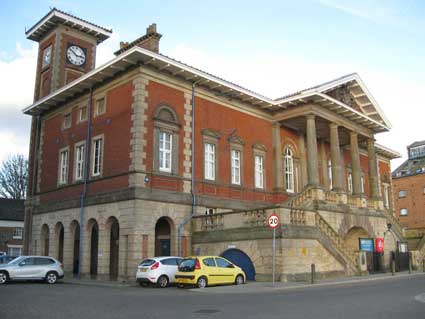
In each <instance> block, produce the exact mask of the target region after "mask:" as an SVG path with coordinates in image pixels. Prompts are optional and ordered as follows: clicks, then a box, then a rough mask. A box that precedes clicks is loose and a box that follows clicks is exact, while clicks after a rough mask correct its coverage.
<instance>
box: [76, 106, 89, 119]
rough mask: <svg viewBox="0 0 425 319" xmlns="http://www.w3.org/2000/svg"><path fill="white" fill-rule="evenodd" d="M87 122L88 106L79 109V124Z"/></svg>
mask: <svg viewBox="0 0 425 319" xmlns="http://www.w3.org/2000/svg"><path fill="white" fill-rule="evenodd" d="M85 120H87V105H84V106H82V107H80V108H79V109H78V122H79V123H80V122H84V121H85Z"/></svg>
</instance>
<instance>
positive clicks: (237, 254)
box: [221, 248, 255, 280]
mask: <svg viewBox="0 0 425 319" xmlns="http://www.w3.org/2000/svg"><path fill="white" fill-rule="evenodd" d="M221 256H222V257H224V258H226V259H228V260H230V261H231V262H232V263H234V264H235V265H236V266H239V267H241V268H242V270H243V271H244V272H245V275H246V279H247V280H255V267H254V264H253V263H252V261H251V258H249V256H248V255H247V254H245V253H244V252H243V251H242V250H239V249H234V248H232V249H228V250H226V251H225V252H223V253H222V254H221Z"/></svg>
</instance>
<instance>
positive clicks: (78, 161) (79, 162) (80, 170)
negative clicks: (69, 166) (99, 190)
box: [74, 142, 86, 181]
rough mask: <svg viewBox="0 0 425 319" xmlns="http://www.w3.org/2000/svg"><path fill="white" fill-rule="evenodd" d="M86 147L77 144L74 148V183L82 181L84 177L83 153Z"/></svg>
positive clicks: (82, 144)
mask: <svg viewBox="0 0 425 319" xmlns="http://www.w3.org/2000/svg"><path fill="white" fill-rule="evenodd" d="M85 149H86V145H85V144H84V142H83V143H80V144H77V145H76V146H75V169H74V171H75V173H74V179H75V180H76V181H79V180H82V179H83V177H84V161H85V152H86V150H85Z"/></svg>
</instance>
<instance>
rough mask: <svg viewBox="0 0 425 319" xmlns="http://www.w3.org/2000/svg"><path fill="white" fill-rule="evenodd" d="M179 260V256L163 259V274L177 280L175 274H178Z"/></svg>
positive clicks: (171, 280)
mask: <svg viewBox="0 0 425 319" xmlns="http://www.w3.org/2000/svg"><path fill="white" fill-rule="evenodd" d="M177 261H178V258H165V259H162V260H161V264H162V267H161V270H162V274H165V275H167V277H168V279H169V280H170V282H174V280H175V278H174V276H175V275H176V272H177V265H178V262H177Z"/></svg>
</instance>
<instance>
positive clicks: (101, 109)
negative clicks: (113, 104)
mask: <svg viewBox="0 0 425 319" xmlns="http://www.w3.org/2000/svg"><path fill="white" fill-rule="evenodd" d="M105 110H106V107H105V98H104V97H102V98H100V99H97V100H96V104H95V107H94V116H98V115H101V114H103V113H105Z"/></svg>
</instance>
